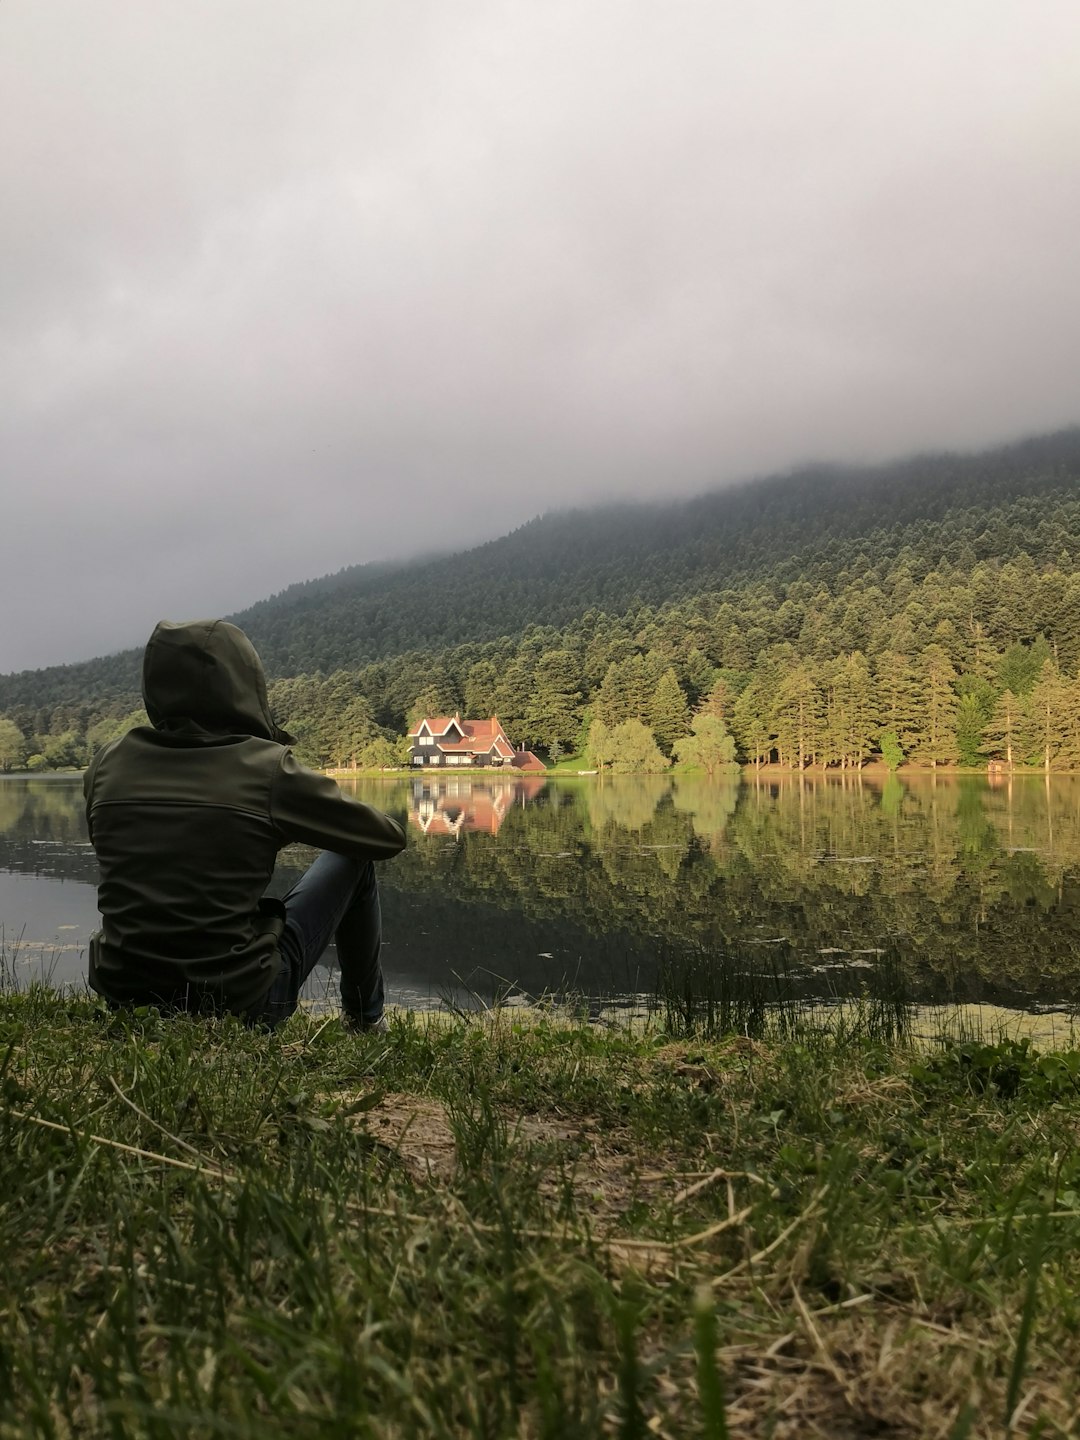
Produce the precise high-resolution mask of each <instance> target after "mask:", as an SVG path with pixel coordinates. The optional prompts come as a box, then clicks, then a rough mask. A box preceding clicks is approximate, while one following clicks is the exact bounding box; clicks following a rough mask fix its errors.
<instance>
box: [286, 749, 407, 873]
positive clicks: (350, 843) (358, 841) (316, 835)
mask: <svg viewBox="0 0 1080 1440" xmlns="http://www.w3.org/2000/svg"><path fill="white" fill-rule="evenodd" d="M270 818H271V820H272V821H273V823H274V825H275V826H276V827H277V829H278V831H279V833H280V834H281V837H282V839H283V840H284V841H285V842H290V841H294V840H298V841H300V843H301V844H304V845H314V846H315V847H316V848H317V849H319V850H332V851H334V852H335V854H338V855H352V856H355V857H356V858H357V859H360V860H387V859H389V858H390V856H391V855H396V854H397V853H398V851H399V850H403V849H404V848H405V832H404V830H403V829H402V828H401V826H400V825H399V824H398V823H397V821H396V820H391V818H390V816H389V815H384V814H383V813H382V811H381V810H376V809H375V807H374V806H372V805H364V804H362V803H361V802H360V801H358V800H349V799H347V798H346V796H344V795H343V794H342V793H341V791H340V790H339V789H338V787H337V785H336V784H335V783H334V781H333V780H331V779H330V777H329V776H328V775H319V774H317V773H316V772H315V771H314V770H309V769H307V767H306V766H304V765H301V764H300V763H299V762H298V761H297V760H296V759H295V758H294V756H293V753H292V751H291V750H286V751H285V754H284V755H283V756H282V760H281V765H280V766H279V768H278V772H277V775H276V777H275V779H274V782H273V784H272V785H271V787H270Z"/></svg>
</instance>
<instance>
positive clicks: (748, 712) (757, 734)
mask: <svg viewBox="0 0 1080 1440" xmlns="http://www.w3.org/2000/svg"><path fill="white" fill-rule="evenodd" d="M768 714H769V707H768V705H767V702H766V700H765V696H764V694H763V691H762V687H761V685H760V684H759V682H758V681H757V680H751V682H750V684H749V685H747V687H746V689H745V690H744V691H743V692H742V694H741V695H740V696H739V698H738V700H736V701H735V704H734V706H733V707H732V712H731V728H732V731H733V732H734V735H735V743H736V744H737V746H738V748H739V751H740V752H741V753H742V754H743V755H744V756H745V757H746V759H747V760H749V761H751V762H752V763H753V765H754V766H755V768H756V767H757V766H760V765H761V764H762V763H765V764H768V762H769V758H770V756H771V754H772V743H773V741H772V728H771V726H770V724H769V720H768V718H767V717H768Z"/></svg>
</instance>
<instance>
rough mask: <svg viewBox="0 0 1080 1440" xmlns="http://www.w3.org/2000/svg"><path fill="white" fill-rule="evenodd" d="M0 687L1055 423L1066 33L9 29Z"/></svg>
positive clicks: (4, 98)
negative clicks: (794, 475)
mask: <svg viewBox="0 0 1080 1440" xmlns="http://www.w3.org/2000/svg"><path fill="white" fill-rule="evenodd" d="M0 195H2V204H3V221H2V224H0V384H2V396H3V400H2V405H0V465H2V482H0V483H2V487H3V488H2V507H3V508H2V511H0V515H2V519H0V524H2V527H3V531H2V533H3V565H2V567H0V613H2V616H3V623H2V625H0V671H3V670H9V669H15V668H22V667H26V666H36V665H44V664H50V663H55V662H57V661H63V660H72V659H78V658H84V657H87V656H90V655H93V654H98V653H102V652H104V651H109V650H115V649H118V648H120V647H122V646H124V645H128V644H133V643H137V642H139V641H141V640H142V639H143V638H145V636H146V634H147V633H148V632H149V630H150V628H151V626H152V624H153V623H154V621H156V620H157V619H158V618H160V617H162V616H168V617H171V618H186V617H190V616H195V615H206V614H217V613H225V612H228V611H232V610H236V609H239V608H241V607H242V606H244V605H246V604H249V603H251V602H253V601H255V600H258V599H261V598H263V597H264V596H266V595H267V594H269V593H271V592H273V591H276V590H280V589H282V588H284V586H285V585H287V584H290V583H292V582H293V581H296V580H302V579H307V578H311V577H313V576H316V575H320V574H324V573H326V572H328V571H332V570H336V569H337V568H339V567H340V566H342V565H347V564H353V563H356V562H360V561H364V560H369V559H376V558H386V557H391V556H404V555H407V554H409V553H412V552H415V551H418V550H423V549H429V548H431V547H434V546H443V547H445V546H448V545H452V546H455V547H460V546H462V545H463V544H467V543H471V542H472V541H474V540H477V541H479V540H483V539H487V538H490V537H491V536H493V535H496V534H501V533H503V532H504V531H506V530H507V529H509V528H512V527H513V526H515V525H517V524H520V523H522V522H523V521H525V520H527V519H529V518H530V517H531V516H533V515H535V514H537V513H539V512H540V511H542V510H545V509H549V508H552V507H555V506H561V505H565V504H569V503H576V502H581V501H585V502H588V501H592V500H599V499H606V498H609V497H612V496H657V495H665V494H667V495H683V494H688V493H692V492H695V491H699V490H702V489H705V488H709V487H711V486H713V485H717V484H723V483H724V482H726V481H729V480H732V479H738V478H743V477H745V476H747V475H751V474H757V473H764V472H767V471H770V470H775V469H779V468H785V467H787V466H788V465H790V464H792V463H797V462H800V461H803V460H806V459H828V458H838V459H872V458H879V457H880V458H884V457H887V456H892V455H897V454H903V453H908V452H911V451H913V450H918V449H925V448H937V447H943V446H948V447H971V446H975V445H979V444H983V443H991V442H995V441H997V440H1000V439H1008V438H1012V437H1014V436H1017V435H1020V434H1024V433H1031V432H1035V431H1039V430H1043V429H1050V428H1053V427H1056V426H1059V425H1062V424H1068V423H1073V422H1076V421H1078V420H1080V394H1078V377H1080V303H1078V302H1080V263H1078V260H1077V249H1078V240H1080V4H1078V3H1077V0H904V3H902V4H901V3H884V0H881V3H878V0H753V3H751V4H748V3H745V0H740V3H737V4H736V3H729V0H532V3H529V4H525V3H514V0H427V3H425V0H415V3H410V0H382V3H373V0H303V3H299V0H137V3H136V0H93V3H92V4H91V3H87V0H4V3H3V4H0Z"/></svg>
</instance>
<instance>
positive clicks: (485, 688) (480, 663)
mask: <svg viewBox="0 0 1080 1440" xmlns="http://www.w3.org/2000/svg"><path fill="white" fill-rule="evenodd" d="M498 684H499V672H498V670H497V669H496V666H495V662H494V661H493V660H477V661H476V663H475V664H474V665H471V666H470V667H469V669H468V671H467V673H466V676H465V716H466V718H467V719H469V720H487V719H489V718H490V717H491V716H492V715H494V714H495V713H496V699H495V697H496V694H497V691H498Z"/></svg>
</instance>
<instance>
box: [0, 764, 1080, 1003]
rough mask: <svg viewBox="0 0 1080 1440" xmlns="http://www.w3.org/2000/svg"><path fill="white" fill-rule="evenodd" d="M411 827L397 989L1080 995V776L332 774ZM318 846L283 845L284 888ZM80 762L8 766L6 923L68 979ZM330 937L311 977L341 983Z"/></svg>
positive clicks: (312, 990) (430, 994) (388, 884)
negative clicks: (689, 977) (726, 987)
mask: <svg viewBox="0 0 1080 1440" xmlns="http://www.w3.org/2000/svg"><path fill="white" fill-rule="evenodd" d="M343 788H344V789H345V790H346V791H347V792H348V793H351V794H354V795H355V796H357V798H359V799H362V800H365V801H367V802H369V803H371V804H373V805H377V806H379V807H380V808H381V809H383V810H386V811H387V812H388V813H389V814H391V815H394V816H395V817H397V818H398V819H399V820H401V821H402V822H403V823H407V826H408V831H409V845H408V847H407V849H406V850H405V852H404V853H403V854H402V855H400V856H399V857H397V858H396V859H395V860H393V861H391V862H389V863H387V864H385V865H383V866H381V867H380V872H379V873H380V883H381V887H382V896H383V913H384V925H385V935H386V948H385V951H384V963H385V967H386V972H387V982H388V992H389V998H390V999H391V1001H392V1002H395V1003H397V1004H403V1005H412V1006H426V1005H430V1004H432V1003H433V1002H434V1003H437V1002H439V1001H440V1000H453V1001H454V1002H455V1003H476V1000H477V998H479V999H482V1000H485V1001H487V1000H490V999H491V998H492V997H494V996H497V995H505V994H511V995H524V996H537V995H541V994H545V993H553V992H560V993H564V992H566V991H573V992H575V993H580V994H582V995H584V996H588V997H591V999H592V1001H593V1003H594V1004H599V1003H600V1002H601V1001H605V1000H610V999H612V998H619V997H629V996H636V995H641V994H649V993H652V992H653V990H654V988H655V986H656V984H657V975H658V969H659V968H660V967H663V966H668V967H670V966H672V965H677V964H678V963H680V962H681V960H682V959H683V958H684V957H687V956H693V957H697V963H708V964H709V965H715V966H724V965H727V966H729V967H740V968H741V969H742V970H751V969H754V970H759V971H761V972H762V973H779V974H782V975H783V976H784V977H786V979H785V984H786V985H787V987H788V990H789V993H792V994H795V995H797V996H798V997H800V998H837V997H845V996H851V995H857V994H859V993H863V992H865V991H866V990H867V989H870V990H871V991H872V990H873V988H874V986H875V985H880V984H884V983H885V981H884V980H883V978H882V977H883V976H886V975H887V976H888V983H889V984H890V985H893V984H895V983H896V980H897V977H898V976H899V977H900V979H901V981H902V985H903V989H904V993H905V994H906V995H908V996H909V997H910V998H912V999H915V1000H920V1001H926V1002H954V1001H986V1002H992V1003H996V1004H1004V1005H1011V1006H1016V1007H1024V1008H1032V1009H1034V1008H1043V1007H1066V1008H1071V1007H1073V1006H1075V1005H1078V1004H1080V778H1076V777H1061V778H1056V777H1055V778H1053V779H1051V780H1050V781H1049V782H1047V781H1046V779H1045V778H1044V777H1042V776H1031V775H1024V776H1016V777H1013V778H1007V777H1001V778H994V779H987V778H985V777H982V776H955V775H944V776H938V777H936V778H935V777H932V776H930V775H924V774H914V775H910V776H908V775H905V774H904V773H903V772H901V773H900V774H899V775H898V776H891V777H890V776H886V775H881V776H877V775H874V776H869V775H866V776H840V775H832V774H829V775H824V776H823V775H820V774H817V775H813V776H804V777H802V778H801V779H800V778H799V777H797V776H794V775H787V774H784V775H776V774H768V775H762V776H761V777H758V778H755V776H754V775H753V773H752V772H749V773H746V774H744V775H742V776H741V777H739V776H735V777H732V778H727V779H714V780H712V781H709V780H706V779H704V778H698V777H694V776H640V777H639V776H619V777H609V778H604V779H603V780H601V779H599V778H594V777H592V778H580V779H577V778H567V779H563V778H562V777H560V778H558V779H555V778H551V779H545V778H543V777H539V778H535V777H521V776H516V777H509V776H507V777H503V776H492V777H491V778H489V779H486V780H484V779H480V778H478V777H477V776H476V774H475V772H474V773H473V774H470V775H468V776H465V775H461V776H447V777H430V776H424V777H423V778H420V777H417V776H401V777H394V778H387V779H385V780H379V779H372V780H357V781H349V782H345V783H344V785H343ZM312 856H313V852H311V851H305V850H303V849H302V848H300V847H290V849H289V850H287V851H284V852H283V853H282V857H281V863H280V865H279V867H278V870H277V872H276V873H275V877H274V889H275V890H276V891H277V892H278V893H282V892H283V891H284V890H286V889H287V888H288V887H289V885H291V884H292V883H293V881H294V880H295V878H296V877H297V875H298V874H299V873H300V871H301V869H302V868H303V866H304V865H305V864H306V863H308V862H309V861H310V859H311V858H312ZM95 884H96V869H95V860H94V853H93V850H92V849H91V848H90V846H89V843H88V841H87V836H86V826H85V821H84V819H83V813H82V790H81V777H75V776H56V777H33V778H27V777H24V776H5V777H0V936H2V942H0V945H2V951H3V953H4V954H5V956H6V959H7V962H8V964H9V965H10V963H11V962H12V959H13V958H14V966H15V971H16V974H17V976H18V977H19V978H20V979H22V980H25V979H27V978H32V977H42V978H51V979H52V980H53V981H54V982H56V983H77V982H80V981H81V980H82V979H83V978H84V976H85V962H86V942H87V937H88V935H89V933H90V932H91V931H92V930H93V929H94V928H95V927H96V923H97V914H96V896H95V889H94V886H95ZM333 968H334V967H333V956H332V953H331V955H330V957H329V963H328V964H327V965H325V966H321V967H319V968H318V969H317V970H316V971H315V973H314V975H313V976H312V980H311V982H310V984H309V994H310V996H311V997H312V998H313V999H314V1000H316V1001H319V1000H322V999H330V1000H332V998H333V994H334V981H333Z"/></svg>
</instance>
